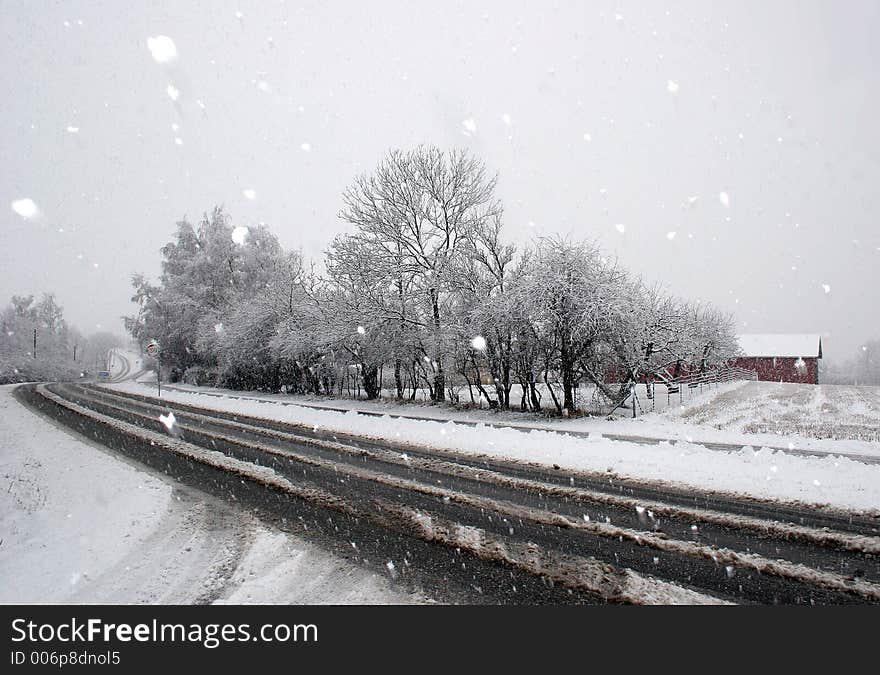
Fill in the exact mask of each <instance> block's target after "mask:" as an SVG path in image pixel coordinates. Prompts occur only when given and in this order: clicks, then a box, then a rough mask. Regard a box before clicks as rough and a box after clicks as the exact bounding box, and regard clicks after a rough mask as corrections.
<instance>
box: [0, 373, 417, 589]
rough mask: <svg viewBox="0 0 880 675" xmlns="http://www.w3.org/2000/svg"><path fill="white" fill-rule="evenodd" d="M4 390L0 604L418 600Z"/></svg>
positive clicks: (0, 412) (0, 391) (0, 399)
mask: <svg viewBox="0 0 880 675" xmlns="http://www.w3.org/2000/svg"><path fill="white" fill-rule="evenodd" d="M12 389H13V387H11V386H3V387H0V479H2V483H0V602H2V603H113V604H129V603H131V604H134V603H151V604H155V603H193V602H204V601H206V600H213V601H216V602H234V603H311V604H314V603H334V604H338V603H342V604H347V603H376V604H386V603H408V602H417V601H419V600H420V598H418V597H415V596H412V595H409V594H407V593H406V592H404V591H402V590H401V589H400V588H398V587H396V586H394V585H393V584H391V582H390V581H389V580H388V579H387V578H385V577H383V576H380V575H378V574H374V573H372V572H369V571H367V570H365V569H362V568H360V567H356V566H353V565H351V564H350V563H348V562H345V561H343V560H341V559H338V558H336V557H334V556H331V555H329V554H327V553H326V552H324V551H323V550H321V549H319V548H317V547H315V546H312V545H310V544H308V543H306V542H304V541H302V540H299V539H298V538H295V537H292V536H290V535H288V534H286V533H284V532H281V531H278V530H275V529H270V528H267V527H266V526H265V525H262V524H261V523H259V522H258V521H256V520H255V519H254V518H253V517H252V516H250V515H248V514H246V513H243V512H241V511H240V510H238V509H235V508H234V507H231V506H227V505H225V504H223V503H221V502H219V501H218V500H214V499H213V498H211V497H209V496H207V495H204V494H203V493H200V492H198V491H195V490H191V489H188V488H184V487H181V486H179V485H177V484H176V483H173V482H171V481H169V480H166V479H165V478H164V477H157V476H156V475H153V474H152V473H149V472H147V471H145V470H141V469H140V468H138V466H137V465H135V464H133V463H128V462H126V461H125V460H122V459H120V458H118V457H116V456H115V455H112V454H110V453H108V452H104V451H102V450H100V449H98V448H97V447H95V446H92V445H90V444H88V443H85V442H83V441H81V440H79V439H78V438H75V437H74V436H72V435H70V434H68V433H66V432H65V431H63V430H62V429H60V428H58V427H56V426H54V425H53V424H52V423H51V422H49V421H47V420H45V419H44V418H42V417H40V416H38V415H35V414H34V413H32V412H31V411H29V410H28V409H26V408H24V407H23V406H22V405H21V404H19V403H18V401H16V400H15V399H14V398H13V397H12Z"/></svg>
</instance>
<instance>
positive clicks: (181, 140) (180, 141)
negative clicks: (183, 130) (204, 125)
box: [174, 136, 183, 145]
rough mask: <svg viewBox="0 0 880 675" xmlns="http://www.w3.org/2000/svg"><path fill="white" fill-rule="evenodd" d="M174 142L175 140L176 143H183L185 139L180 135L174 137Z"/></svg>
mask: <svg viewBox="0 0 880 675" xmlns="http://www.w3.org/2000/svg"><path fill="white" fill-rule="evenodd" d="M174 142H175V144H177V145H183V139H182V138H181V137H180V136H177V137H176V138H175V139H174Z"/></svg>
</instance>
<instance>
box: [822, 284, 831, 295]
mask: <svg viewBox="0 0 880 675" xmlns="http://www.w3.org/2000/svg"><path fill="white" fill-rule="evenodd" d="M822 290H823V291H825V292H826V293H830V292H831V285H830V284H822Z"/></svg>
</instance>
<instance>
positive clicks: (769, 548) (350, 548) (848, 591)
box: [17, 384, 880, 604]
mask: <svg viewBox="0 0 880 675" xmlns="http://www.w3.org/2000/svg"><path fill="white" fill-rule="evenodd" d="M17 394H18V396H19V397H20V398H21V399H22V400H24V401H25V402H27V403H28V404H29V405H31V406H33V407H35V408H37V409H39V410H41V411H42V412H44V413H45V414H47V415H50V416H52V417H53V418H55V419H57V420H58V421H60V422H62V423H64V424H67V425H68V426H71V427H72V428H74V429H75V430H77V431H79V432H80V433H83V434H85V435H87V436H89V437H90V438H92V439H93V440H98V441H100V442H102V443H105V444H106V445H108V446H110V447H112V448H115V449H116V450H118V451H120V452H123V453H126V454H128V455H130V456H132V457H135V458H137V459H139V460H141V461H143V462H145V463H147V464H149V465H151V466H153V467H155V468H157V469H160V470H162V471H165V472H166V473H168V474H169V475H172V476H174V477H175V478H177V479H179V480H181V481H183V482H186V483H188V484H191V485H195V486H197V487H200V488H202V489H205V490H208V491H211V492H213V493H215V494H217V495H220V496H222V497H224V498H226V499H229V500H233V501H237V502H240V503H242V504H244V505H246V506H248V507H249V508H253V509H255V510H257V511H258V512H259V513H261V514H262V515H263V516H264V517H266V518H271V519H273V520H274V521H275V522H276V523H277V524H280V525H281V526H283V527H286V528H288V529H290V530H291V531H296V532H297V533H298V534H300V535H301V536H305V537H307V538H311V539H313V540H315V541H316V543H319V544H321V545H324V546H326V547H328V548H330V549H332V550H334V551H335V552H337V553H338V554H340V555H345V556H346V557H349V558H353V559H355V560H356V561H358V562H359V563H361V564H364V565H366V566H369V567H374V568H377V569H383V568H384V570H385V571H386V573H388V574H390V575H391V576H393V577H394V578H396V579H398V580H399V581H400V582H401V583H406V584H412V585H413V586H417V587H420V588H423V589H425V590H426V591H428V592H430V593H432V594H433V595H434V596H435V597H439V598H441V599H442V600H444V601H448V602H481V603H515V604H535V603H554V604H559V603H572V602H573V603H597V602H599V603H602V602H614V603H658V602H659V603H669V602H687V603H697V602H733V603H785V604H849V603H860V604H862V603H880V557H878V555H880V520H878V519H877V518H872V517H869V516H862V515H857V514H849V513H843V512H836V511H832V510H823V509H816V508H806V507H803V508H802V507H797V506H794V505H785V504H777V503H774V502H768V501H759V500H750V499H741V498H733V497H730V496H725V495H718V494H697V493H695V492H684V491H679V490H675V489H670V488H667V487H663V486H657V485H649V484H641V483H635V482H624V481H620V480H618V479H616V478H615V477H613V476H607V475H599V474H585V473H573V472H570V471H562V470H554V469H552V468H546V467H539V466H534V465H529V464H524V463H517V462H509V461H501V460H497V459H488V458H482V457H476V456H469V455H461V454H457V453H452V452H448V451H441V450H430V449H425V448H417V447H411V446H406V445H395V444H392V443H387V442H384V441H383V442H378V441H373V440H367V439H362V438H357V437H352V436H345V435H343V434H338V433H331V432H327V431H323V430H320V429H317V430H315V429H313V428H311V427H306V426H299V425H293V424H287V423H282V422H275V421H269V420H263V419H255V418H249V417H246V416H242V415H238V416H233V415H230V414H228V413H221V412H217V411H211V410H207V409H205V408H201V407H197V406H193V405H184V404H179V403H173V402H167V401H164V400H159V399H156V398H153V397H150V396H141V395H135V394H131V393H122V392H118V391H114V390H111V389H107V388H102V387H93V386H82V385H72V384H55V385H26V386H23V387H21V388H19V390H18V392H17ZM169 413H173V415H174V422H173V424H172V423H170V418H169V416H168V415H169ZM163 419H164V421H163Z"/></svg>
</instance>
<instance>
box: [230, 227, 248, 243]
mask: <svg viewBox="0 0 880 675" xmlns="http://www.w3.org/2000/svg"><path fill="white" fill-rule="evenodd" d="M248 232H249V230H248V228H246V227H245V226H244V225H239V226H238V227H236V228H235V229H234V230H232V241H234V242H235V243H236V244H238V245H239V246H241V245H242V244H244V240H245V237H247V235H248Z"/></svg>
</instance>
